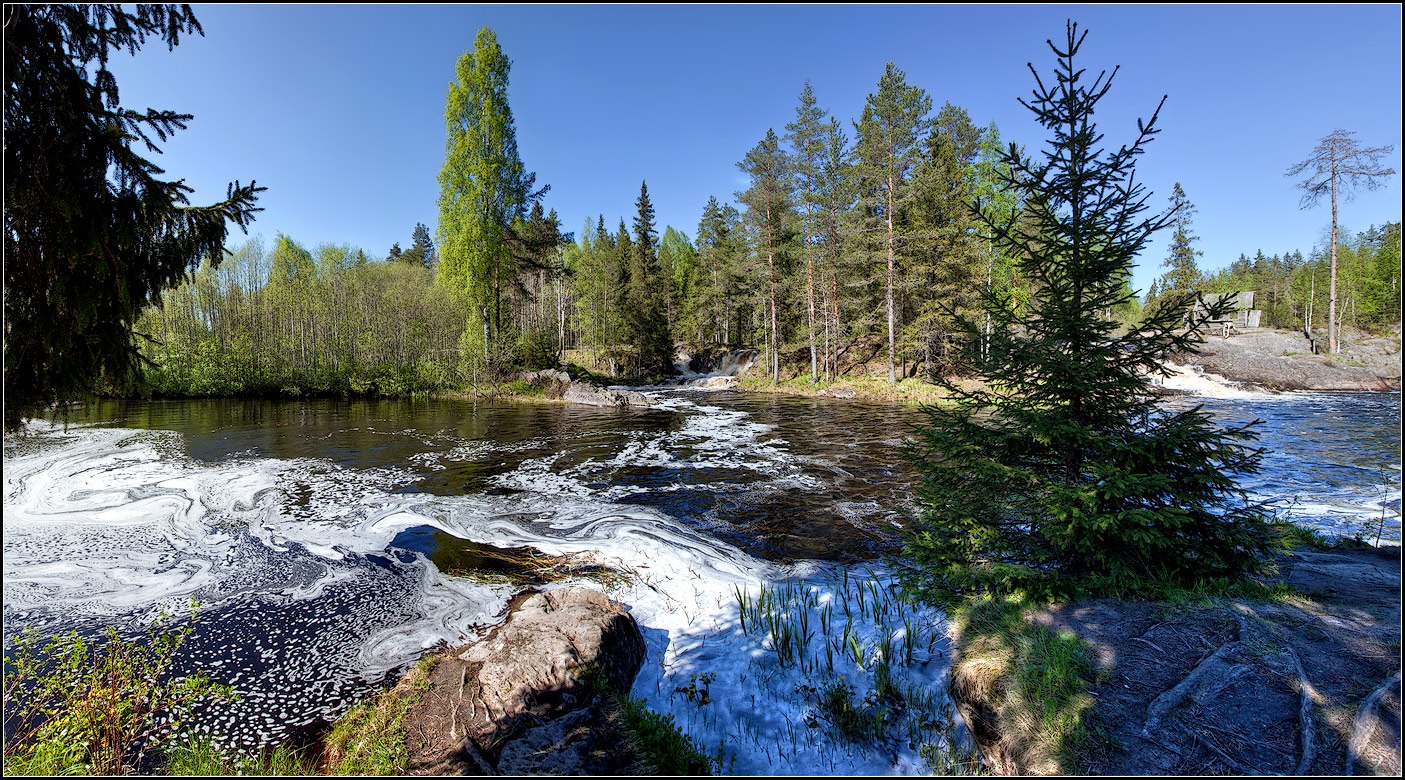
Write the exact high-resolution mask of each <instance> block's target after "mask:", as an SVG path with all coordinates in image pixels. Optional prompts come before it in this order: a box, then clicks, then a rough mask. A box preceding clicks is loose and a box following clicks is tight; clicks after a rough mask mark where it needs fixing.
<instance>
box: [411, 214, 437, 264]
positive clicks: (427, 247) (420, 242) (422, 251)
mask: <svg viewBox="0 0 1405 780" xmlns="http://www.w3.org/2000/svg"><path fill="white" fill-rule="evenodd" d="M411 243H412V244H413V245H414V246H415V247H417V248H418V249H419V257H420V258H421V259H422V260H423V262H424V267H425V268H428V269H430V270H431V271H432V270H434V268H435V266H437V265H438V264H439V258H438V256H436V255H435V253H434V240H433V239H432V238H430V237H429V228H427V227H425V226H424V223H423V222H416V223H415V231H414V233H413V234H412V235H411Z"/></svg>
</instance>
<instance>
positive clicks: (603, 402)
mask: <svg viewBox="0 0 1405 780" xmlns="http://www.w3.org/2000/svg"><path fill="white" fill-rule="evenodd" d="M562 398H565V399H566V400H567V401H570V402H571V403H573V404H585V405H587V406H614V407H627V406H634V407H650V406H655V405H656V402H655V401H654V399H653V397H651V396H648V395H645V394H643V393H638V392H635V391H633V390H616V389H613V388H609V387H605V386H603V385H597V384H594V383H591V382H584V381H580V380H577V381H575V382H572V383H571V384H570V385H569V386H568V387H566V389H565V392H564V393H563V394H562Z"/></svg>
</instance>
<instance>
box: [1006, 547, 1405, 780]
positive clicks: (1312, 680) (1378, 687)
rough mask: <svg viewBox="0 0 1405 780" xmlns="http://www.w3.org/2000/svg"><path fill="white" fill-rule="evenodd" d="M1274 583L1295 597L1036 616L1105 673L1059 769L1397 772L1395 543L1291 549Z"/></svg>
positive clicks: (1085, 605)
mask: <svg viewBox="0 0 1405 780" xmlns="http://www.w3.org/2000/svg"><path fill="white" fill-rule="evenodd" d="M1277 579H1281V580H1284V581H1286V582H1288V583H1291V584H1292V585H1293V586H1294V587H1295V588H1296V589H1297V591H1298V592H1299V593H1300V594H1302V598H1293V599H1289V600H1287V601H1283V602H1272V603H1254V602H1247V601H1228V602H1223V603H1220V604H1218V605H1216V606H1213V607H1178V606H1171V605H1166V604H1157V603H1136V602H1115V601H1102V600H1093V601H1087V602H1079V603H1075V604H1071V605H1063V606H1058V607H1052V608H1049V609H1045V610H1043V611H1040V612H1037V613H1035V615H1034V616H1033V619H1034V620H1036V621H1038V622H1040V623H1044V624H1046V625H1048V626H1050V627H1052V628H1055V629H1056V630H1068V631H1071V632H1073V633H1074V634H1076V635H1078V636H1079V637H1081V638H1083V639H1084V640H1086V641H1087V642H1088V643H1089V644H1090V645H1091V646H1092V647H1093V648H1094V652H1095V655H1096V660H1097V662H1098V665H1099V667H1100V669H1101V674H1100V675H1099V682H1098V684H1097V685H1096V687H1095V688H1094V689H1093V691H1092V695H1093V697H1094V704H1093V706H1092V708H1091V710H1092V721H1091V722H1092V724H1093V727H1094V733H1095V734H1096V735H1097V737H1098V738H1097V739H1095V740H1093V742H1094V744H1093V746H1092V747H1091V749H1089V750H1087V751H1085V752H1086V755H1085V756H1084V759H1085V762H1086V763H1085V765H1083V766H1078V767H1064V768H1063V769H1064V771H1065V772H1078V773H1084V772H1086V773H1089V774H1099V775H1102V774H1108V775H1118V774H1124V775H1144V774H1167V775H1170V774H1180V775H1207V774H1393V775H1399V774H1400V772H1401V731H1400V723H1401V702H1400V698H1401V691H1400V685H1401V676H1400V668H1401V644H1400V637H1401V633H1400V605H1401V600H1400V596H1401V591H1400V548H1398V547H1395V548H1387V549H1383V550H1371V549H1367V550H1349V551H1326V552H1296V553H1291V554H1289V555H1287V556H1285V558H1284V560H1283V562H1282V566H1281V571H1280V573H1279V574H1278V575H1277ZM1010 769H1012V770H1017V769H1018V768H1010Z"/></svg>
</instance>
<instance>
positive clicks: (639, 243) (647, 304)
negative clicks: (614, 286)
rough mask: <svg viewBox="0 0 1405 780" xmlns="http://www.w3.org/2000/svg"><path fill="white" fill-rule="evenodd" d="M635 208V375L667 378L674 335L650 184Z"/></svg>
mask: <svg viewBox="0 0 1405 780" xmlns="http://www.w3.org/2000/svg"><path fill="white" fill-rule="evenodd" d="M634 205H635V206H636V207H637V208H638V213H637V214H636V215H635V217H634V245H633V247H632V252H633V254H632V255H631V257H630V264H629V290H628V296H629V299H628V304H629V308H628V310H627V314H626V316H627V317H628V319H629V324H630V331H631V333H632V335H633V338H634V349H635V355H636V356H637V357H636V362H635V366H636V372H637V373H638V374H639V375H641V376H649V375H655V376H657V375H667V374H669V373H671V372H672V370H673V334H672V333H670V332H669V329H668V314H667V312H666V310H665V304H664V296H665V295H666V294H667V292H666V290H665V285H666V284H667V283H668V282H667V280H666V279H664V277H663V274H662V273H660V271H659V250H658V231H657V230H656V229H655V228H654V205H653V204H652V203H651V202H650V201H649V185H648V183H647V182H644V183H641V184H640V185H639V199H638V200H636V201H635V202H634ZM621 228H623V225H621Z"/></svg>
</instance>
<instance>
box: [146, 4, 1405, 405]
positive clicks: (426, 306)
mask: <svg viewBox="0 0 1405 780" xmlns="http://www.w3.org/2000/svg"><path fill="white" fill-rule="evenodd" d="M485 32H486V33H487V35H486V37H485V33H483V32H480V34H479V39H478V48H477V49H476V50H475V51H474V52H470V53H469V54H466V55H465V58H464V60H463V61H461V63H460V70H459V77H460V79H461V81H463V82H464V83H470V84H471V83H472V82H473V80H474V79H479V80H480V81H481V82H482V83H483V84H489V85H494V86H493V88H495V89H498V90H500V91H502V93H503V94H505V89H506V68H507V64H506V59H505V57H503V56H502V55H501V52H500V50H499V49H496V48H495V47H496V40H495V38H492V36H491V31H486V30H485ZM484 52H486V53H487V54H491V55H493V56H487V54H483V53H484ZM480 54H483V56H478V55H480ZM478 89H479V90H480V91H482V89H484V87H482V86H481V85H480V86H479V87H478ZM468 94H474V92H473V90H472V89H469V88H468V87H465V88H463V89H461V90H459V91H458V92H455V91H454V88H452V87H451V93H450V144H449V148H448V150H447V152H446V164H445V170H444V172H443V173H441V176H440V180H441V187H442V192H443V194H442V195H441V199H440V211H441V213H440V226H439V232H438V233H437V234H436V236H435V238H433V239H431V237H430V234H429V231H428V230H427V229H426V228H425V227H424V226H423V225H416V226H415V229H414V232H413V234H412V236H411V240H410V242H409V246H410V249H408V250H401V249H400V246H399V244H398V243H397V244H396V245H395V246H394V247H392V248H391V250H390V251H389V252H388V253H387V254H386V255H385V256H384V257H379V256H378V257H372V256H369V255H368V254H367V253H366V252H365V251H363V250H361V249H357V248H352V247H347V246H318V247H314V248H311V249H309V248H306V247H303V246H301V245H300V244H298V243H297V242H296V241H295V240H294V239H293V238H292V237H289V236H284V235H279V236H277V237H276V238H275V240H274V241H273V245H272V247H269V246H267V245H265V243H264V242H263V241H261V240H259V239H254V240H250V241H247V242H246V243H244V244H242V245H240V246H236V247H233V248H232V249H230V250H228V251H227V252H226V253H225V256H224V257H223V259H222V260H221V261H220V262H218V263H214V262H210V261H206V262H205V263H204V264H203V265H202V266H201V267H200V268H199V270H198V271H197V272H196V273H195V274H194V275H193V277H192V279H191V280H190V281H188V282H187V283H185V284H183V285H181V286H179V287H177V288H175V289H172V290H170V291H168V292H166V293H165V294H164V295H163V296H162V298H161V300H160V303H159V304H158V305H156V306H154V307H151V308H149V309H148V310H147V311H146V312H145V313H144V314H143V316H142V318H141V320H140V322H139V323H138V325H137V330H138V331H139V332H140V333H142V334H143V335H145V336H148V337H149V340H148V341H147V343H146V345H145V347H144V348H143V354H144V355H145V356H146V357H147V358H148V359H150V360H151V361H152V366H151V368H150V370H148V372H147V377H148V382H149V386H150V389H151V390H152V391H153V392H155V393H157V394H162V395H226V394H288V393H316V394H355V395H400V394H405V393H412V392H418V391H428V390H437V389H451V388H460V387H463V386H465V385H474V386H480V385H483V384H491V383H493V382H496V381H499V380H500V379H501V378H502V377H503V376H505V375H506V374H507V373H508V372H510V371H512V370H516V369H520V368H527V369H535V368H543V367H548V366H554V365H558V364H560V363H561V362H562V361H563V360H565V359H566V358H569V359H571V360H573V361H575V362H577V363H580V364H584V365H586V366H587V367H589V368H591V369H592V370H595V371H597V372H601V373H607V374H610V375H612V376H616V377H621V378H638V379H647V378H650V377H658V376H661V375H664V374H667V373H668V372H669V371H670V369H671V364H672V362H673V360H674V354H675V350H676V349H678V348H681V349H682V350H684V351H685V352H688V353H692V354H696V353H697V352H699V351H706V350H710V349H719V348H738V347H751V348H757V349H759V350H761V352H762V353H763V354H764V355H765V358H766V363H765V364H766V372H767V374H768V375H769V376H770V377H771V378H772V379H773V380H776V381H779V380H780V379H781V378H783V377H796V376H799V377H808V378H810V379H811V380H812V381H816V382H820V381H830V380H833V379H835V378H837V377H840V376H843V375H846V374H851V373H854V372H867V371H868V370H869V366H870V365H874V366H877V365H880V364H881V365H885V367H886V369H887V371H886V372H885V373H886V374H887V376H888V378H889V379H890V380H892V381H896V380H899V379H903V378H910V377H919V378H924V379H931V378H933V377H935V376H937V375H939V374H942V373H944V372H946V371H948V369H949V366H950V361H951V358H952V356H953V350H955V349H957V348H958V347H960V346H962V345H963V343H964V342H963V340H970V339H971V338H973V336H972V335H971V334H970V333H964V332H961V331H959V330H958V328H957V327H956V318H957V317H958V316H961V317H964V318H967V319H970V320H971V321H973V322H975V324H976V326H977V328H978V331H979V330H981V329H984V330H986V331H988V330H989V328H990V327H991V324H990V323H989V322H988V321H982V317H983V315H982V314H981V311H983V310H982V309H981V307H980V305H979V304H980V299H981V297H982V295H983V294H989V295H993V296H995V297H996V298H1000V299H1004V300H1006V301H1010V302H1011V303H1012V305H1014V306H1015V307H1016V308H1018V306H1019V305H1020V304H1019V302H1020V301H1021V300H1022V299H1027V298H1028V296H1029V295H1030V294H1031V292H1032V291H1031V290H1030V289H1029V282H1028V280H1025V279H1021V278H1020V273H1019V264H1018V263H1017V262H1015V258H1012V257H1009V256H1007V255H1005V254H1002V253H1001V252H1000V251H997V250H996V249H995V248H994V247H995V246H996V243H997V242H994V241H992V237H991V236H989V235H987V234H986V233H985V232H984V231H983V229H982V228H981V225H980V222H979V221H978V220H977V219H976V217H975V214H974V212H973V210H972V208H971V206H972V204H975V203H982V204H985V207H986V208H987V209H988V210H994V211H997V212H1000V213H1005V214H1010V215H1014V216H1016V217H1018V216H1019V215H1020V214H1021V213H1022V211H1023V210H1024V208H1025V204H1023V203H1021V202H1020V201H1019V200H1018V199H1017V198H1016V197H1015V196H1014V195H1013V194H1011V193H1013V192H1014V191H1015V189H1014V188H1012V187H1011V186H1010V184H1011V174H1010V172H1009V170H1008V169H1007V168H1005V167H1004V164H1003V163H1002V162H1001V160H1002V155H1001V154H1000V153H1001V151H1003V149H1002V147H1003V146H1005V142H1004V141H1003V140H1002V139H1001V137H1000V134H999V130H998V129H997V128H996V127H995V125H994V124H990V125H986V126H984V127H982V126H979V125H977V124H976V123H975V122H973V121H972V119H971V117H970V116H969V114H968V113H967V111H966V110H965V109H963V108H961V107H959V106H955V105H952V104H950V103H946V104H945V105H942V106H941V107H940V108H935V109H934V103H933V99H932V97H931V95H930V94H928V93H927V91H926V90H924V89H922V88H921V87H918V86H914V85H911V84H909V83H907V80H906V76H905V74H904V73H903V72H902V71H901V70H900V69H898V68H897V67H896V66H894V65H892V64H891V63H890V64H889V65H888V66H887V68H886V69H885V72H884V73H883V75H882V77H881V78H880V80H879V82H878V85H877V87H876V89H875V91H874V92H873V93H871V94H870V95H869V96H868V99H867V101H866V103H865V104H864V107H863V110H862V114H861V116H860V117H859V119H858V120H857V121H851V122H843V121H840V120H839V119H838V118H836V117H834V116H832V115H830V114H828V113H827V112H826V111H824V110H823V109H822V108H821V106H820V104H819V101H818V99H817V97H816V95H815V93H814V90H813V89H812V88H811V86H810V85H809V84H808V83H807V84H805V85H804V88H803V90H802V92H801V93H800V96H799V99H798V101H797V105H796V108H795V114H794V118H793V119H792V121H791V122H789V123H787V124H786V125H785V126H784V127H783V128H779V132H777V129H776V128H770V129H767V130H766V131H765V132H764V133H763V134H761V135H760V138H759V140H758V142H757V144H756V145H755V147H754V148H752V149H751V150H750V151H748V152H747V153H746V154H745V155H744V157H743V159H741V160H740V161H738V162H737V167H738V168H739V169H740V170H741V171H742V172H743V173H744V174H745V175H746V177H747V181H748V186H747V188H746V189H745V190H743V191H741V192H737V193H732V194H731V196H730V197H728V195H727V194H721V195H716V196H714V197H712V198H711V199H710V200H709V201H708V202H707V204H706V206H705V207H704V208H703V210H702V213H701V214H700V215H699V219H698V223H697V225H696V227H695V228H694V229H693V232H692V236H691V237H690V236H689V235H688V234H687V233H686V232H684V231H683V230H680V229H677V228H675V227H673V226H668V227H665V228H664V230H663V231H662V234H660V233H659V231H658V229H657V225H656V223H655V217H654V210H653V206H652V203H651V201H650V198H649V192H648V187H647V183H644V184H641V187H640V192H639V196H638V198H637V199H636V201H635V209H634V212H633V213H632V214H630V215H629V216H630V219H629V221H628V222H626V220H625V219H624V218H623V217H620V216H614V217H611V218H608V219H607V217H606V216H605V215H604V214H603V213H602V214H599V215H596V216H595V217H592V218H590V219H588V220H586V222H585V224H583V225H581V226H580V228H579V229H578V230H575V231H569V232H568V231H565V230H563V226H562V225H561V222H560V219H559V218H558V217H557V215H556V214H555V212H554V211H548V210H545V209H544V207H543V201H544V196H545V195H546V188H545V187H543V188H540V189H536V188H535V185H534V182H535V176H534V175H533V174H528V173H526V170H525V168H524V167H522V165H521V162H520V160H516V159H515V155H516V145H515V140H513V139H512V138H511V134H512V131H513V127H512V123H511V115H510V112H508V113H505V114H502V115H498V116H483V115H481V113H480V114H475V113H474V110H470V109H473V107H472V106H471V105H470V106H468V107H467V108H465V107H464V100H465V98H464V97H463V96H464V95H468ZM456 101H457V102H456ZM485 105H486V104H485ZM495 105H499V104H495ZM500 105H505V101H503V102H501V104H500ZM456 110H459V111H460V112H461V114H462V116H466V117H468V119H459V120H456V119H454V112H455V111H456ZM456 122H457V124H455V123H456ZM474 122H477V123H491V122H496V123H497V126H498V127H499V128H500V132H498V133H496V134H491V135H493V136H494V137H499V136H501V137H505V138H507V143H506V147H505V148H506V149H507V151H508V152H509V153H510V154H508V155H507V159H509V163H510V165H508V167H506V168H503V169H502V170H498V171H491V170H489V171H487V173H485V168H484V167H483V164H482V160H483V159H489V158H487V157H482V156H480V157H473V154H474V152H473V151H472V150H468V151H465V150H464V149H463V148H462V146H461V145H460V146H457V147H456V146H455V140H454V137H455V133H456V132H460V133H461V130H458V129H456V128H462V127H463V126H466V123H467V124H472V123H474ZM468 135H469V136H472V134H468ZM499 151H502V150H499ZM498 158H503V155H502V154H499V155H498ZM498 158H494V159H498ZM460 169H462V170H464V171H471V172H473V175H471V176H470V175H464V176H462V177H460V178H461V180H462V181H463V182H467V184H461V185H457V186H460V187H461V188H469V189H465V190H464V191H462V192H460V191H455V190H453V189H452V188H453V187H454V186H456V185H454V183H453V182H454V177H455V174H454V171H456V170H460ZM489 174H492V175H489ZM493 175H496V176H497V177H498V178H499V179H500V180H501V181H503V182H505V184H504V185H503V186H504V187H508V188H509V189H510V192H511V194H510V197H506V198H504V197H503V196H502V195H501V194H500V193H497V194H494V193H489V194H488V196H486V197H480V200H486V201H489V202H495V203H499V204H501V203H504V202H507V203H509V205H510V206H511V207H510V208H507V209H505V210H500V211H499V212H498V213H496V214H495V215H491V216H490V217H487V218H486V219H488V221H489V222H490V223H491V224H490V225H489V227H491V228H492V229H491V230H487V229H485V227H484V219H485V217H483V215H482V213H476V216H473V219H469V218H467V217H462V218H461V212H462V210H463V209H465V208H469V207H468V206H466V205H465V204H467V203H471V202H472V201H473V198H474V197H479V193H475V192H473V191H471V188H472V187H474V186H481V183H482V182H483V181H485V180H490V181H491V180H492V176H493ZM1169 208H1171V209H1175V210H1177V213H1178V214H1179V215H1180V216H1179V217H1178V220H1177V230H1176V233H1175V236H1174V237H1173V243H1172V247H1171V250H1170V254H1169V257H1168V258H1166V260H1165V264H1166V265H1167V266H1168V267H1170V268H1171V270H1170V271H1168V272H1167V273H1166V274H1164V275H1163V276H1161V277H1159V278H1158V280H1157V282H1156V283H1155V284H1153V285H1152V289H1151V290H1149V291H1148V292H1147V295H1146V299H1145V300H1146V302H1147V303H1150V302H1151V301H1154V300H1155V299H1156V298H1157V297H1158V296H1160V295H1164V294H1166V293H1167V292H1168V291H1170V290H1173V289H1175V290H1181V289H1186V288H1187V286H1189V287H1193V288H1195V289H1203V290H1205V291H1207V292H1209V291H1214V292H1236V291H1242V290H1255V291H1257V292H1258V298H1257V300H1256V305H1257V307H1258V308H1260V309H1262V310H1264V312H1265V314H1264V324H1265V325H1276V326H1282V327H1294V328H1300V327H1303V324H1304V321H1305V320H1306V319H1307V318H1308V317H1309V316H1312V317H1315V318H1316V321H1317V322H1319V323H1320V322H1322V321H1324V320H1325V317H1326V311H1327V303H1326V302H1327V289H1326V286H1327V285H1326V272H1325V271H1324V270H1323V265H1324V263H1325V260H1324V259H1323V258H1322V257H1321V255H1322V254H1323V252H1321V251H1314V252H1313V253H1312V254H1311V255H1310V256H1304V255H1303V254H1302V253H1301V252H1298V251H1293V252H1289V253H1287V254H1284V255H1275V256H1272V257H1267V256H1265V255H1263V253H1262V252H1260V253H1258V254H1257V255H1256V256H1255V257H1254V258H1253V259H1249V258H1248V257H1244V256H1241V258H1240V259H1239V260H1237V261H1235V262H1234V263H1232V264H1230V266H1229V267H1227V268H1225V269H1224V270H1222V271H1219V272H1217V273H1214V274H1210V275H1206V274H1203V273H1201V272H1200V271H1199V269H1198V267H1197V265H1196V262H1195V259H1196V257H1197V256H1198V255H1199V254H1200V253H1199V251H1198V250H1196V249H1195V248H1194V241H1195V236H1194V234H1193V232H1192V231H1191V230H1190V227H1191V226H1190V214H1192V213H1193V212H1194V209H1193V207H1191V206H1190V204H1189V199H1188V198H1187V196H1186V195H1185V193H1184V191H1183V190H1182V189H1181V187H1180V185H1179V184H1178V185H1177V186H1176V189H1175V192H1174V193H1173V195H1172V198H1171V204H1170V206H1169ZM482 211H483V210H481V209H480V212H482ZM484 213H486V212H484ZM436 242H437V243H438V244H439V246H438V247H437V248H436ZM1341 244H1342V246H1341V248H1340V254H1341V257H1340V258H1339V263H1340V266H1341V269H1340V271H1339V274H1340V278H1339V284H1340V285H1341V292H1340V298H1339V300H1340V302H1341V304H1342V305H1341V306H1340V307H1339V309H1338V312H1339V319H1340V320H1341V322H1342V323H1343V324H1345V325H1348V326H1358V327H1365V328H1376V327H1380V326H1383V325H1387V324H1390V323H1395V322H1399V320H1400V303H1399V301H1400V226H1399V223H1392V224H1390V225H1387V226H1385V227H1383V228H1379V229H1377V228H1373V229H1371V230H1369V231H1367V232H1365V233H1361V234H1359V235H1357V236H1355V237H1354V238H1351V239H1350V240H1347V239H1345V238H1344V239H1343V241H1342V242H1341ZM487 246H491V247H493V249H492V251H489V252H485V251H483V247H487ZM441 255H442V257H441ZM1146 261H1150V262H1155V259H1153V258H1148V259H1146V260H1144V262H1146ZM1123 284H1124V285H1128V286H1129V285H1130V279H1124V280H1123ZM1129 298H1130V300H1129V303H1128V304H1127V305H1125V306H1124V307H1123V308H1122V309H1121V310H1118V311H1111V310H1110V311H1107V312H1105V316H1106V317H1107V318H1108V319H1120V320H1123V321H1126V322H1128V323H1130V322H1133V321H1135V320H1136V319H1137V318H1138V317H1139V316H1140V312H1141V308H1142V306H1141V302H1139V301H1137V300H1136V299H1135V298H1134V297H1131V296H1129ZM974 337H975V338H981V336H980V334H979V333H977V334H976V335H975V336H974ZM568 351H570V354H569V355H568V354H567V352H568Z"/></svg>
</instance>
